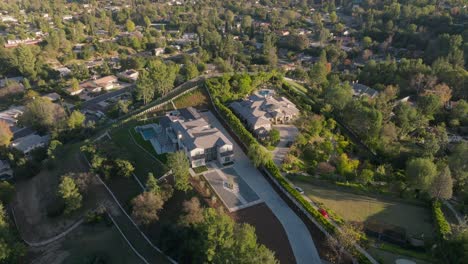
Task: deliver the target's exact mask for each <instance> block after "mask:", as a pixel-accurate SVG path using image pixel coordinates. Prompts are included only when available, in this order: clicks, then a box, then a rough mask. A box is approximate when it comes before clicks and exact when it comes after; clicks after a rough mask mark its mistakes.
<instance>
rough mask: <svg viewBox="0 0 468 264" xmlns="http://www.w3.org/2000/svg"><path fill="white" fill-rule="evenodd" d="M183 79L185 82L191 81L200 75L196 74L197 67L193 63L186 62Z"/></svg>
mask: <svg viewBox="0 0 468 264" xmlns="http://www.w3.org/2000/svg"><path fill="white" fill-rule="evenodd" d="M184 69H185V79H186V80H191V79H193V78H195V77H197V76H198V75H199V74H200V73H199V72H198V68H197V65H195V63H193V62H187V64H185V67H184Z"/></svg>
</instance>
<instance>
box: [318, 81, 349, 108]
mask: <svg viewBox="0 0 468 264" xmlns="http://www.w3.org/2000/svg"><path fill="white" fill-rule="evenodd" d="M352 98H353V91H352V89H351V86H350V85H349V84H337V85H331V86H330V87H328V88H327V89H326V90H325V94H324V99H325V102H326V103H328V104H330V105H332V106H333V109H335V110H337V111H340V110H343V109H344V108H345V106H346V105H347V104H348V102H350V101H351V100H352Z"/></svg>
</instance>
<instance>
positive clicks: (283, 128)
mask: <svg viewBox="0 0 468 264" xmlns="http://www.w3.org/2000/svg"><path fill="white" fill-rule="evenodd" d="M273 128H275V129H277V130H278V131H279V132H280V137H281V138H280V142H279V143H278V145H277V146H276V148H275V149H274V150H273V151H272V153H273V161H274V162H275V163H276V165H278V166H281V164H282V163H283V159H284V156H285V155H286V154H287V153H288V151H289V147H288V143H289V142H293V141H294V140H296V137H297V135H298V134H299V130H298V129H297V127H295V126H293V125H275V126H273Z"/></svg>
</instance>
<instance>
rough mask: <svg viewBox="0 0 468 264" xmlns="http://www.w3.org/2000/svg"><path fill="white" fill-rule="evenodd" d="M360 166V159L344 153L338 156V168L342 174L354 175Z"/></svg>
mask: <svg viewBox="0 0 468 264" xmlns="http://www.w3.org/2000/svg"><path fill="white" fill-rule="evenodd" d="M358 166H359V160H353V159H350V158H349V157H348V155H346V153H343V154H341V155H340V157H339V158H338V161H337V164H336V170H337V171H338V173H339V174H340V175H342V176H348V175H354V174H355V173H356V169H357V168H358Z"/></svg>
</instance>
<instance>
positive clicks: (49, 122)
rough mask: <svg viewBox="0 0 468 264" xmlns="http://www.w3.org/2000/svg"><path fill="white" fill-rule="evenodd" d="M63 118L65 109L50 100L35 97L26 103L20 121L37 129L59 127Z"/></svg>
mask: <svg viewBox="0 0 468 264" xmlns="http://www.w3.org/2000/svg"><path fill="white" fill-rule="evenodd" d="M64 120H65V110H63V107H61V106H60V105H58V104H54V103H52V102H51V101H50V100H47V99H43V98H40V97H39V98H36V99H34V100H33V101H31V102H30V103H28V104H27V105H26V109H25V111H24V113H23V115H22V116H21V117H20V122H21V123H22V124H24V125H27V126H31V127H33V128H34V129H38V130H42V131H44V130H52V129H54V128H59V127H60V126H61V125H62V123H63V121H64Z"/></svg>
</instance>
